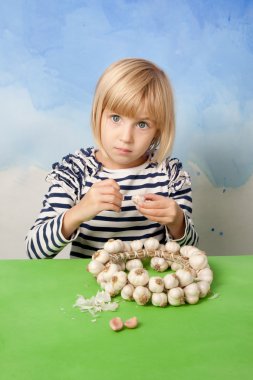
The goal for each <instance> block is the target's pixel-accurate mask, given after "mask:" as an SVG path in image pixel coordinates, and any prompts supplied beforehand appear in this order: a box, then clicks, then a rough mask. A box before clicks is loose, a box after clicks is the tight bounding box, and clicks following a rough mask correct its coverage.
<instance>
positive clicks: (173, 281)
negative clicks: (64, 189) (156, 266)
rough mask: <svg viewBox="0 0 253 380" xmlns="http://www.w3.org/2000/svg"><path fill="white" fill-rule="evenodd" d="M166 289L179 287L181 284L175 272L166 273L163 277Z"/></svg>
mask: <svg viewBox="0 0 253 380" xmlns="http://www.w3.org/2000/svg"><path fill="white" fill-rule="evenodd" d="M163 281H164V286H165V289H172V288H177V287H178V285H179V280H178V278H177V276H176V274H175V273H169V274H166V276H164V277H163Z"/></svg>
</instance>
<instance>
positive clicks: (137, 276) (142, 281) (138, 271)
mask: <svg viewBox="0 0 253 380" xmlns="http://www.w3.org/2000/svg"><path fill="white" fill-rule="evenodd" d="M128 281H129V282H130V283H131V284H132V285H133V286H145V285H147V283H148V282H149V274H148V271H146V269H144V268H134V269H132V270H131V271H130V272H129V273H128Z"/></svg>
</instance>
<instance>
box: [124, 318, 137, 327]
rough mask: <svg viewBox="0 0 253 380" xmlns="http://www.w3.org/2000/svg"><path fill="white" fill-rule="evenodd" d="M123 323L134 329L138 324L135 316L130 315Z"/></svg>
mask: <svg viewBox="0 0 253 380" xmlns="http://www.w3.org/2000/svg"><path fill="white" fill-rule="evenodd" d="M124 325H125V326H126V327H127V328H128V329H135V328H136V327H137V326H138V319H137V318H136V317H132V318H130V319H128V320H127V321H125V323H124Z"/></svg>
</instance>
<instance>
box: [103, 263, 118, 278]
mask: <svg viewBox="0 0 253 380" xmlns="http://www.w3.org/2000/svg"><path fill="white" fill-rule="evenodd" d="M118 271H119V267H118V265H117V264H114V263H110V264H109V265H108V264H106V266H105V268H104V269H103V271H102V273H103V279H104V282H108V281H110V279H111V278H112V276H113V275H114V273H116V272H118Z"/></svg>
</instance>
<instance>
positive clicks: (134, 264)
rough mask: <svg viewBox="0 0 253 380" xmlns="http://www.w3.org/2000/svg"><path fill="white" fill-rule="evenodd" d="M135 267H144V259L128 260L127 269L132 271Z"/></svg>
mask: <svg viewBox="0 0 253 380" xmlns="http://www.w3.org/2000/svg"><path fill="white" fill-rule="evenodd" d="M135 268H143V264H142V261H141V260H140V259H132V260H128V261H127V262H126V269H127V270H128V271H129V272H130V271H131V270H132V269H135Z"/></svg>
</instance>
